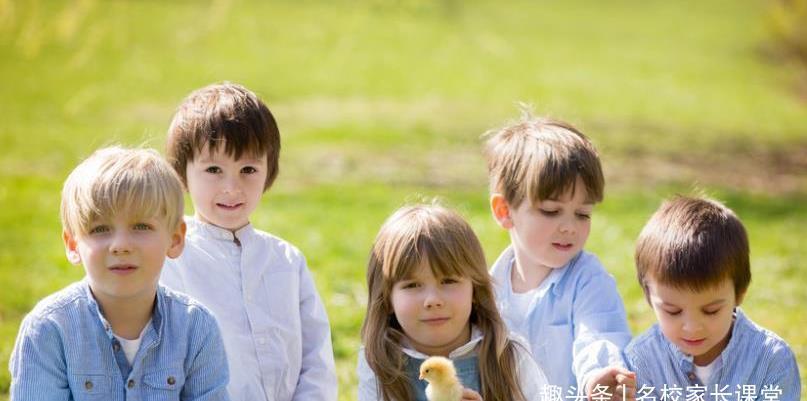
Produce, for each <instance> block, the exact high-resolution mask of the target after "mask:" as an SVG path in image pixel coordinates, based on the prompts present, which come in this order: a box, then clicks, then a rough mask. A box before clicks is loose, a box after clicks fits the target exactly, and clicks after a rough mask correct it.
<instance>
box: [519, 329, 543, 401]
mask: <svg viewBox="0 0 807 401" xmlns="http://www.w3.org/2000/svg"><path fill="white" fill-rule="evenodd" d="M513 343H514V345H515V347H514V350H515V354H516V355H515V356H516V363H517V367H516V369H518V384H519V386H520V387H521V393H522V394H523V395H524V399H525V400H527V401H533V400H541V399H542V398H543V397H542V396H541V394H542V393H543V392H544V391H545V390H544V389H545V388H546V387H547V386H548V385H549V380H547V378H546V375H544V371H543V370H542V369H541V367H540V366H538V363H537V362H536V361H535V360H534V359H533V358H532V354H531V353H530V351H529V348H528V346H526V345H523V344H521V343H520V342H515V341H514V342H513Z"/></svg>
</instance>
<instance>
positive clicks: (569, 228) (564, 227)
mask: <svg viewBox="0 0 807 401" xmlns="http://www.w3.org/2000/svg"><path fill="white" fill-rule="evenodd" d="M575 230H576V228H575V225H574V221H572V220H570V219H564V220H563V221H561V222H560V232H562V233H567V234H574V232H575Z"/></svg>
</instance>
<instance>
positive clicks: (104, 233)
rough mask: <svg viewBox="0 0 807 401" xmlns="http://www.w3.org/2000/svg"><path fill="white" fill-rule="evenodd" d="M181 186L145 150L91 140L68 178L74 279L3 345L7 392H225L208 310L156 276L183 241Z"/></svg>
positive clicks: (120, 396) (132, 395)
mask: <svg viewBox="0 0 807 401" xmlns="http://www.w3.org/2000/svg"><path fill="white" fill-rule="evenodd" d="M182 202H183V199H182V187H181V184H180V182H179V179H178V178H177V176H176V174H175V173H174V172H173V171H172V170H171V166H169V165H168V164H167V163H166V162H165V161H163V160H162V158H161V157H160V156H159V154H157V153H156V152H154V151H151V150H140V149H122V148H118V147H113V148H106V149H101V150H98V151H97V152H95V153H94V154H93V155H92V156H90V157H89V158H88V159H87V160H85V161H84V162H82V163H81V164H80V165H79V166H78V167H76V169H75V170H73V172H72V173H71V174H70V176H69V177H68V178H67V181H66V182H65V184H64V190H63V192H62V206H61V215H62V225H63V228H64V231H63V238H64V244H65V250H66V253H67V259H68V260H69V261H70V262H71V263H73V264H75V265H79V264H80V265H83V266H84V270H85V272H86V277H85V278H84V280H82V281H80V282H78V283H74V284H73V285H71V286H69V287H67V288H65V289H63V290H61V291H59V292H57V293H55V294H53V295H51V296H49V297H47V298H45V299H43V300H42V301H40V302H39V303H38V304H37V306H36V307H35V308H34V310H33V311H31V313H29V314H28V315H27V316H26V317H25V319H24V320H23V322H22V325H21V327H20V332H19V335H18V336H17V342H16V345H15V347H14V351H13V354H12V355H11V361H10V364H9V366H10V370H11V391H10V393H11V400H26V401H28V400H65V401H67V400H74V399H75V400H84V399H97V400H126V399H143V400H152V399H175V400H197V401H201V400H205V401H211V400H229V397H228V396H227V392H226V385H227V378H228V373H227V366H226V357H225V353H224V346H223V344H222V341H221V336H220V334H219V330H218V327H217V326H216V322H215V319H214V318H213V316H212V314H211V313H210V312H208V311H207V310H206V309H205V308H204V307H203V306H201V305H200V304H198V303H196V302H195V301H193V300H191V299H189V298H187V297H186V296H184V295H181V294H177V293H174V292H171V291H169V290H166V289H164V288H162V287H160V286H158V285H157V281H158V279H159V277H160V271H161V269H162V265H163V262H164V261H165V258H166V256H167V257H169V258H175V257H177V256H179V254H180V253H181V252H182V248H183V245H184V238H185V224H184V223H183V222H182Z"/></svg>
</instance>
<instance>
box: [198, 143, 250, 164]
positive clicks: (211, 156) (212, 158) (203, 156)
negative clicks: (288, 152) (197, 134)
mask: <svg viewBox="0 0 807 401" xmlns="http://www.w3.org/2000/svg"><path fill="white" fill-rule="evenodd" d="M196 159H197V160H198V162H200V163H209V162H223V161H230V162H263V161H265V160H266V152H259V151H251V150H248V149H247V150H244V152H242V153H241V154H240V157H239V158H236V157H235V152H232V153H228V152H227V147H226V146H225V143H224V142H221V143H219V144H218V146H216V147H213V146H211V145H210V144H208V143H206V144H205V145H204V146H203V147H202V149H200V150H199V151H198V152H197V153H196Z"/></svg>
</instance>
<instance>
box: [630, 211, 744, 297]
mask: <svg viewBox="0 0 807 401" xmlns="http://www.w3.org/2000/svg"><path fill="white" fill-rule="evenodd" d="M636 273H637V276H638V279H639V283H640V284H641V285H642V288H643V289H644V290H645V294H647V286H646V279H647V278H648V277H652V278H653V279H654V280H657V281H658V282H660V283H662V284H664V285H669V286H672V287H674V288H679V289H689V290H693V291H702V290H705V289H709V288H712V287H714V286H715V285H719V284H720V282H722V281H723V280H724V279H726V278H730V279H731V280H732V281H733V282H734V293H735V295H736V296H737V299H740V298H741V297H742V295H743V294H745V290H746V289H747V288H748V285H749V283H750V282H751V265H750V262H749V250H748V236H747V234H746V232H745V227H743V223H742V222H741V221H740V219H739V218H737V216H736V215H735V214H734V212H732V211H731V209H729V208H727V207H726V206H724V205H723V204H722V203H720V202H718V201H716V200H713V199H708V198H690V197H685V196H676V197H674V198H672V199H670V200H667V201H665V202H664V203H662V204H661V206H660V207H659V208H658V210H657V211H656V213H654V214H653V216H652V217H651V218H650V220H649V221H648V222H647V224H646V225H645V226H644V229H642V232H641V234H639V238H638V240H637V243H636Z"/></svg>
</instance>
